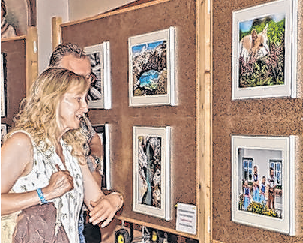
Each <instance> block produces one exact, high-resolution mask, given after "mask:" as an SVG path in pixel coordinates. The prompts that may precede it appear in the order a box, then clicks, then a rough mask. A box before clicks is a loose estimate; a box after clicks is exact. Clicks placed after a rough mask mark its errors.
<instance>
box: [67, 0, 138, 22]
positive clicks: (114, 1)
mask: <svg viewBox="0 0 303 243" xmlns="http://www.w3.org/2000/svg"><path fill="white" fill-rule="evenodd" d="M130 2H134V0H86V1H83V0H69V17H70V21H73V20H79V19H83V18H86V17H91V16H95V15H97V14H100V13H104V12H106V11H108V10H111V9H114V8H117V7H119V6H122V5H125V4H127V3H130Z"/></svg>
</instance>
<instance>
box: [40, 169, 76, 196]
mask: <svg viewBox="0 0 303 243" xmlns="http://www.w3.org/2000/svg"><path fill="white" fill-rule="evenodd" d="M56 168H57V170H58V171H57V172H55V173H53V174H52V176H51V178H50V179H49V185H48V186H46V187H45V188H43V189H42V192H43V194H44V197H45V199H46V200H50V199H53V198H56V197H60V196H62V195H63V194H65V193H66V192H68V191H71V190H72V189H73V188H74V185H73V177H72V176H71V175H70V173H69V171H68V170H60V168H59V166H58V165H56Z"/></svg>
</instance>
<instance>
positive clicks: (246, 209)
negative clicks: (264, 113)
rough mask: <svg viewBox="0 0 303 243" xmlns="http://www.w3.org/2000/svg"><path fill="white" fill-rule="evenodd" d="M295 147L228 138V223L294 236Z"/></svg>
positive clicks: (291, 139)
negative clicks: (230, 201)
mask: <svg viewBox="0 0 303 243" xmlns="http://www.w3.org/2000/svg"><path fill="white" fill-rule="evenodd" d="M295 144H296V136H287V137H261V136H236V135H234V136H232V221H234V222H237V223H240V224H246V225H249V226H255V227H260V228H263V229H267V230H273V231H277V232H281V233H285V234H289V235H291V236H294V235H295V191H296V189H295ZM257 185H258V186H257Z"/></svg>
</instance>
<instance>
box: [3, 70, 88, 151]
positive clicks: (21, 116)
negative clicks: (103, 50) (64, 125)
mask: <svg viewBox="0 0 303 243" xmlns="http://www.w3.org/2000/svg"><path fill="white" fill-rule="evenodd" d="M74 87H78V88H79V91H80V92H87V90H88V88H89V84H88V82H87V81H86V80H85V78H84V77H83V76H81V75H77V74H75V73H74V72H72V71H69V70H67V69H63V68H49V69H47V70H45V71H44V72H43V73H42V74H41V75H40V76H39V77H38V78H37V79H36V81H35V82H34V83H33V85H32V87H31V91H30V95H29V97H28V98H26V99H24V100H23V101H22V102H21V105H20V112H19V113H18V114H17V116H16V117H15V119H14V122H15V127H14V128H13V129H12V130H11V131H10V133H9V134H8V136H7V137H9V135H10V134H12V133H13V132H15V131H19V130H23V131H26V132H28V133H29V134H30V135H31V137H32V139H33V140H34V142H35V144H36V145H39V144H40V142H44V143H45V144H46V146H44V147H45V151H46V150H47V149H49V148H50V147H51V146H54V145H55V144H57V143H58V141H57V140H58V138H57V136H58V134H59V133H60V131H59V124H58V114H57V113H58V106H59V103H60V100H61V98H62V96H63V95H64V94H65V93H66V92H68V91H69V90H70V89H71V88H74ZM62 139H63V140H64V141H65V142H66V143H67V144H68V145H71V146H72V155H74V156H76V157H80V156H83V155H84V150H83V144H84V143H85V142H86V139H85V136H84V134H82V133H81V129H80V128H79V129H74V130H69V131H67V132H66V133H65V134H64V135H63V137H62Z"/></svg>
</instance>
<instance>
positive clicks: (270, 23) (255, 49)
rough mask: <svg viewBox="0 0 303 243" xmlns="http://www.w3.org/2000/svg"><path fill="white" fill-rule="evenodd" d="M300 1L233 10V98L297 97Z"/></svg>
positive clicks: (279, 0)
mask: <svg viewBox="0 0 303 243" xmlns="http://www.w3.org/2000/svg"><path fill="white" fill-rule="evenodd" d="M297 9H298V8H297V0H278V1H274V2H270V3H265V4H263V5H258V6H254V7H251V8H247V9H242V10H239V11H234V12H233V14H232V16H233V26H232V99H233V100H236V99H246V98H266V97H292V98H295V97H296V56H297V52H296V49H297V34H296V33H297Z"/></svg>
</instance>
